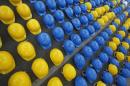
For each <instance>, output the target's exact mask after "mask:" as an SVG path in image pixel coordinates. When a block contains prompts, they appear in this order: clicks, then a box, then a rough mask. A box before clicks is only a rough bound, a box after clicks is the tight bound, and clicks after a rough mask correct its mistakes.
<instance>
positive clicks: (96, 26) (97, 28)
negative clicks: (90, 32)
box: [93, 22, 101, 31]
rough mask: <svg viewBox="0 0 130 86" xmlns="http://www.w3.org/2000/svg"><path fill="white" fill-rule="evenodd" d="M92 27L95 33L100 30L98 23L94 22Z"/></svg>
mask: <svg viewBox="0 0 130 86" xmlns="http://www.w3.org/2000/svg"><path fill="white" fill-rule="evenodd" d="M93 27H94V28H95V30H96V31H98V30H99V29H101V25H100V24H99V23H98V22H94V24H93Z"/></svg>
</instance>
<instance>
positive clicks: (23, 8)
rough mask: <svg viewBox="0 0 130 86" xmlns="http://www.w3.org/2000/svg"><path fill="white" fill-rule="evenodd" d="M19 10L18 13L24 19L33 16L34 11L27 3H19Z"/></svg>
mask: <svg viewBox="0 0 130 86" xmlns="http://www.w3.org/2000/svg"><path fill="white" fill-rule="evenodd" d="M16 9H17V12H18V14H19V15H20V16H21V17H22V18H23V19H24V20H28V19H31V18H32V13H31V9H30V8H29V6H28V5H27V4H24V3H23V4H19V5H18V6H17V8H16Z"/></svg>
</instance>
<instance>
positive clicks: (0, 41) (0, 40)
mask: <svg viewBox="0 0 130 86" xmlns="http://www.w3.org/2000/svg"><path fill="white" fill-rule="evenodd" d="M1 47H2V39H1V37H0V48H1Z"/></svg>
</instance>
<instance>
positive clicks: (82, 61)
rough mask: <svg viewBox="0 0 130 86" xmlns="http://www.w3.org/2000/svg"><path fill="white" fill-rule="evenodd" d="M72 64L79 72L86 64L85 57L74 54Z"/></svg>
mask: <svg viewBox="0 0 130 86" xmlns="http://www.w3.org/2000/svg"><path fill="white" fill-rule="evenodd" d="M74 63H75V65H76V67H77V68H78V69H79V70H82V69H83V67H84V65H85V63H86V60H85V57H84V56H83V55H82V54H80V53H78V54H76V55H75V56H74Z"/></svg>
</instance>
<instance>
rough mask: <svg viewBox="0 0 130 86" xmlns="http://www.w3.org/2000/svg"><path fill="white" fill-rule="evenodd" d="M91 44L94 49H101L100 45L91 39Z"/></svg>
mask: <svg viewBox="0 0 130 86" xmlns="http://www.w3.org/2000/svg"><path fill="white" fill-rule="evenodd" d="M89 46H90V47H91V48H92V50H93V51H97V50H98V49H99V45H98V43H97V42H96V41H91V42H90V43H89Z"/></svg>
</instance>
